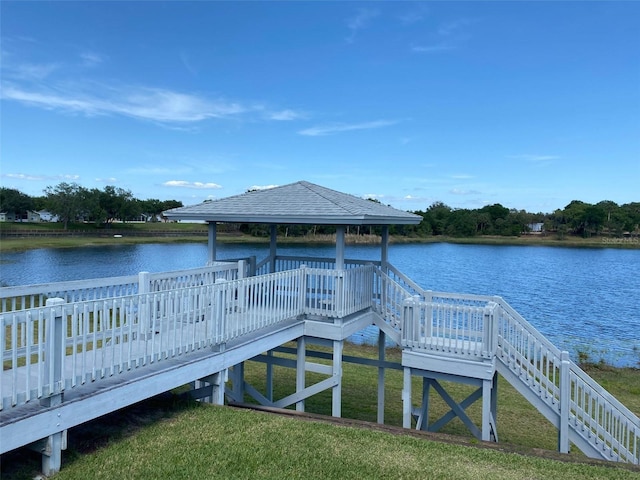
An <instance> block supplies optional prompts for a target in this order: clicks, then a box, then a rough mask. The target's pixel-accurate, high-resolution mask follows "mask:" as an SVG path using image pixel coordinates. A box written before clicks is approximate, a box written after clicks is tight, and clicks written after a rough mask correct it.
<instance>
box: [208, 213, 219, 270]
mask: <svg viewBox="0 0 640 480" xmlns="http://www.w3.org/2000/svg"><path fill="white" fill-rule="evenodd" d="M208 229H209V235H208V238H207V242H208V244H207V248H208V251H209V262H215V261H216V242H217V239H216V229H217V226H216V222H209V223H208Z"/></svg>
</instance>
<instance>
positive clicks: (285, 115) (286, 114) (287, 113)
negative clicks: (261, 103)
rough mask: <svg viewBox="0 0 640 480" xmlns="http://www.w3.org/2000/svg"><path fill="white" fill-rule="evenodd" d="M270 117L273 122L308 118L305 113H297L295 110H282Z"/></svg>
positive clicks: (270, 114)
mask: <svg viewBox="0 0 640 480" xmlns="http://www.w3.org/2000/svg"><path fill="white" fill-rule="evenodd" d="M268 116H269V118H270V119H271V120H278V121H289V120H299V119H301V118H306V115H305V114H304V113H302V112H296V111H294V110H280V111H279V112H271V113H269V115H268Z"/></svg>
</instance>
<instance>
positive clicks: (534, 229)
mask: <svg viewBox="0 0 640 480" xmlns="http://www.w3.org/2000/svg"><path fill="white" fill-rule="evenodd" d="M527 227H528V228H529V232H530V233H542V232H543V231H544V223H542V222H538V223H530V224H528V225H527Z"/></svg>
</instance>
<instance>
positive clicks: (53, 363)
mask: <svg viewBox="0 0 640 480" xmlns="http://www.w3.org/2000/svg"><path fill="white" fill-rule="evenodd" d="M64 303H66V302H65V301H64V299H62V298H49V299H47V301H46V303H45V305H46V306H47V307H51V308H53V309H54V312H55V313H54V318H53V322H49V324H48V325H47V327H48V328H47V338H46V343H45V352H46V360H45V366H44V368H45V372H46V373H47V381H48V382H49V396H48V397H46V398H43V399H42V400H41V401H40V404H41V405H43V406H45V407H55V406H57V405H60V404H61V403H62V401H63V399H64V398H63V395H64V394H63V389H64V375H63V369H64V356H65V353H66V352H65V330H66V322H65V321H64V316H63V312H62V305H63V304H64ZM58 425H60V423H58ZM66 437H67V432H66V431H64V430H63V431H60V432H57V433H54V434H53V435H49V436H48V437H47V438H46V439H45V447H44V449H43V451H42V472H43V473H44V474H45V475H47V476H51V475H53V474H54V473H56V472H59V471H60V467H61V466H62V450H63V449H65V448H66V445H65V444H66Z"/></svg>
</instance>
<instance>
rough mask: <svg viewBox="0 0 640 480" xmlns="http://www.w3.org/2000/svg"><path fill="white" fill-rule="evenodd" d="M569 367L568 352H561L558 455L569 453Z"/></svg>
mask: <svg viewBox="0 0 640 480" xmlns="http://www.w3.org/2000/svg"><path fill="white" fill-rule="evenodd" d="M570 366H571V363H570V361H569V352H567V351H563V352H562V353H561V356H560V428H558V451H559V452H560V453H569V402H570V400H571V378H570V375H569V369H570Z"/></svg>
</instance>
